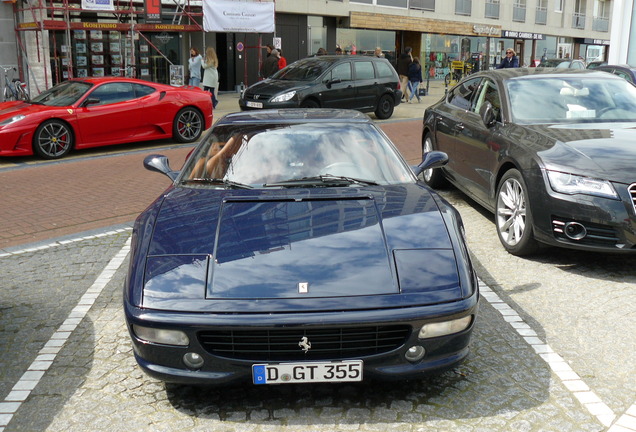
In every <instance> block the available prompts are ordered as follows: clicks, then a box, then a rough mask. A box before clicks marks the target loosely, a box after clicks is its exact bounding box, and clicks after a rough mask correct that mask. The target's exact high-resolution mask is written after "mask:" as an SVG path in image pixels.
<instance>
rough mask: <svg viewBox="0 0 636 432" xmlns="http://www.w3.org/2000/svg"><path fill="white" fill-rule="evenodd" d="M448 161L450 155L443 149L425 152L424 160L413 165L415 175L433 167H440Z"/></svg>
mask: <svg viewBox="0 0 636 432" xmlns="http://www.w3.org/2000/svg"><path fill="white" fill-rule="evenodd" d="M447 163H448V155H447V154H446V153H444V152H441V151H430V152H426V153H424V156H423V157H422V162H421V163H420V164H419V165H416V166H414V167H411V168H412V169H413V173H414V174H415V176H418V175H420V174H421V173H422V172H424V171H426V170H427V169H431V168H440V167H443V166H444V165H446V164H447Z"/></svg>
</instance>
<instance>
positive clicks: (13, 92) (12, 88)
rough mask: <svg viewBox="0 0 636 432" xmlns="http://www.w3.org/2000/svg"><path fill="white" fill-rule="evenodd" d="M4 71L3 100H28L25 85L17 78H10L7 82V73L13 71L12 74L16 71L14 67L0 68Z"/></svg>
mask: <svg viewBox="0 0 636 432" xmlns="http://www.w3.org/2000/svg"><path fill="white" fill-rule="evenodd" d="M1 67H2V70H3V71H4V100H5V101H15V100H23V101H26V100H29V92H28V91H27V84H26V83H23V82H22V81H20V79H19V78H12V79H11V80H9V72H11V71H12V70H13V73H15V72H16V71H17V69H16V68H14V67H4V66H1Z"/></svg>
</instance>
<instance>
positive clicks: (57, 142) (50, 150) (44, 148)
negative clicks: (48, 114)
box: [35, 121, 73, 159]
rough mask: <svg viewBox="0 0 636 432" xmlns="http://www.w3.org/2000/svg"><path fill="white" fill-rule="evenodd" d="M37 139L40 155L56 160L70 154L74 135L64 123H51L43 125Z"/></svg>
mask: <svg viewBox="0 0 636 432" xmlns="http://www.w3.org/2000/svg"><path fill="white" fill-rule="evenodd" d="M35 139H36V146H37V147H38V149H39V150H40V151H39V153H40V154H41V155H42V156H44V157H46V158H49V159H55V158H58V157H61V156H64V155H65V154H66V153H68V151H69V150H70V149H71V144H72V142H73V135H72V134H71V131H70V130H69V128H68V126H66V125H65V124H64V123H62V122H59V121H51V122H50V123H46V124H43V125H42V127H41V128H40V129H39V130H38V133H37V136H36V137H35Z"/></svg>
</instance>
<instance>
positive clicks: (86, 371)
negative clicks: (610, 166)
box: [0, 107, 636, 432]
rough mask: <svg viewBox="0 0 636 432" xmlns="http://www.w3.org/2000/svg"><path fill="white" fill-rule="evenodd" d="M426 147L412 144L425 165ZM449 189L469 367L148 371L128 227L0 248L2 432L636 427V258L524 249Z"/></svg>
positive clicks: (392, 125) (409, 135) (404, 128)
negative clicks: (167, 375) (133, 326)
mask: <svg viewBox="0 0 636 432" xmlns="http://www.w3.org/2000/svg"><path fill="white" fill-rule="evenodd" d="M409 109H415V108H413V107H409ZM417 109H418V110H421V111H423V107H422V108H420V107H417ZM415 117H416V116H414V115H413V116H412V118H411V120H412V119H413V118H415ZM395 120H396V121H394V122H386V123H383V127H384V128H385V130H387V133H388V134H389V135H390V136H391V137H392V139H394V141H395V140H396V138H395V136H400V134H402V138H403V139H410V140H413V139H414V138H413V136H415V137H417V134H418V132H417V128H416V123H415V122H413V121H410V122H406V120H404V121H405V122H404V123H401V122H402V119H401V118H397V119H395ZM410 129H412V130H410ZM398 139H399V138H398ZM415 141H417V138H415ZM418 147H419V142H415V143H414V145H413V146H411V147H409V146H402V147H400V150H401V151H402V152H403V153H404V154H405V157H407V159H409V160H410V161H416V160H417V159H418V158H419V150H418ZM405 149H406V152H410V153H405ZM155 176H158V174H155ZM159 178H161V177H159ZM441 193H442V194H443V195H444V196H445V197H446V198H447V199H448V200H449V201H450V202H451V203H453V204H454V205H455V206H456V207H457V208H458V209H459V210H460V212H461V214H462V217H463V219H464V223H465V225H466V234H467V238H468V242H469V246H470V249H471V253H472V255H473V258H474V262H475V264H476V266H477V268H478V272H479V276H480V278H481V280H482V301H481V304H480V314H479V318H478V321H477V323H476V328H475V332H474V337H473V341H472V346H471V354H470V356H469V357H468V359H467V360H466V361H465V362H464V363H462V364H461V365H460V366H458V367H457V368H455V369H453V370H451V371H448V372H446V373H443V374H441V375H438V376H431V377H427V378H423V379H421V380H411V381H404V382H400V381H398V382H389V383H387V382H363V383H357V384H345V385H327V384H321V385H289V386H284V385H283V386H272V387H268V386H267V387H263V386H252V385H250V384H246V385H241V386H232V387H222V388H199V387H187V386H174V385H165V384H163V383H161V382H159V381H157V380H155V379H152V378H150V377H148V376H146V375H145V374H144V373H143V372H141V370H140V369H139V368H138V367H137V366H136V364H135V360H134V358H133V355H132V348H131V343H130V341H129V336H128V334H127V331H126V327H125V324H124V317H123V311H122V307H121V304H122V299H121V287H122V284H123V279H124V276H125V272H126V270H127V265H128V258H127V248H128V245H127V241H128V238H129V236H130V224H129V223H128V224H123V225H119V226H117V227H115V228H113V227H112V226H111V227H109V228H106V229H104V228H100V229H98V230H97V231H93V232H90V233H88V234H86V233H85V234H83V237H78V238H76V237H73V236H71V237H66V238H58V239H57V240H52V241H50V242H49V243H47V242H44V243H39V244H37V245H28V246H25V247H23V248H22V249H21V248H19V247H14V248H11V249H7V250H4V251H3V250H0V274H1V275H2V279H0V350H1V351H2V356H1V357H0V432H5V431H6V432H9V431H20V432H22V431H27V432H30V431H33V432H36V431H37V432H40V431H52V432H61V431H82V432H83V431H120V430H130V431H153V432H154V431H176V430H188V431H215V432H216V431H220V432H224V431H250V432H251V431H254V432H262V431H277V432H278V431H303V432H312V431H351V430H355V431H383V432H390V431H400V432H402V431H406V432H419V431H469V432H478V431H506V432H507V431H529V432H533V431H555V432H556V431H558V432H561V431H573V432H574V431H576V432H578V431H606V430H609V431H610V432H621V431H636V392H634V388H636V378H634V377H635V376H636V359H635V358H634V356H633V351H634V347H635V346H636V340H635V339H636V331H635V330H636V328H635V327H636V323H635V320H634V318H635V317H636V306H635V305H636V298H635V297H636V290H635V287H636V272H634V267H635V266H634V258H629V257H621V256H615V255H600V254H590V253H581V252H574V251H566V250H561V249H549V250H546V251H545V252H544V253H543V254H542V255H539V256H537V257H534V258H530V259H521V258H517V257H514V256H512V255H509V254H507V253H506V252H505V251H504V250H503V248H502V247H501V245H500V244H499V241H498V239H497V235H496V232H495V228H494V223H493V218H492V216H491V215H489V214H488V213H486V212H484V211H483V210H481V209H480V207H478V206H477V205H475V204H472V203H471V202H469V201H468V200H467V199H466V198H465V197H464V196H463V195H462V194H461V193H459V192H457V191H456V190H453V189H448V190H444V191H442V192H441ZM25 217H26V216H25ZM3 425H4V426H3Z"/></svg>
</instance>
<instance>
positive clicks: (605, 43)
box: [583, 38, 610, 45]
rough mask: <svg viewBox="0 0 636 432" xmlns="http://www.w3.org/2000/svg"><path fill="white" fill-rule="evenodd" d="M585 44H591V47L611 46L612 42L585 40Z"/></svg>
mask: <svg viewBox="0 0 636 432" xmlns="http://www.w3.org/2000/svg"><path fill="white" fill-rule="evenodd" d="M583 43H585V44H589V45H609V44H610V41H609V40H605V39H589V38H585V39H583Z"/></svg>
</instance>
